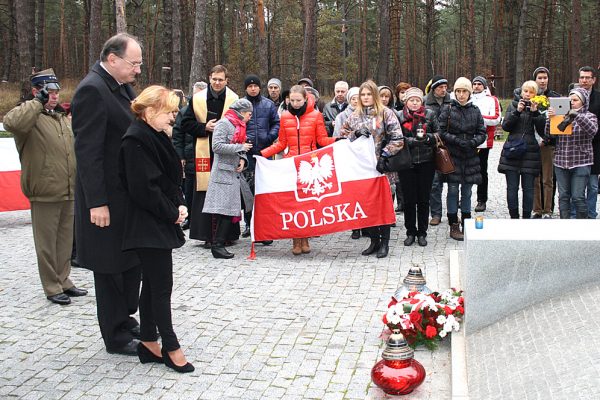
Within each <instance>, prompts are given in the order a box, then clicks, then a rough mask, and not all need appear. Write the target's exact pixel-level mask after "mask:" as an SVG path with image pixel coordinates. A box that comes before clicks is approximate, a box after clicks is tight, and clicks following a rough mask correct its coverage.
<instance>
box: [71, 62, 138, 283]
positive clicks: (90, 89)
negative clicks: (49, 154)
mask: <svg viewBox="0 0 600 400" xmlns="http://www.w3.org/2000/svg"><path fill="white" fill-rule="evenodd" d="M135 97H136V96H135V93H134V91H133V88H132V87H131V85H129V84H123V85H119V83H118V82H117V81H116V80H115V79H114V78H113V77H112V76H111V75H110V74H109V73H108V72H107V71H106V70H105V69H104V68H102V66H101V65H100V62H97V63H96V64H95V65H94V66H93V67H92V70H91V71H90V73H88V75H87V76H86V77H85V78H84V79H83V80H82V81H81V82H80V83H79V86H78V87H77V90H76V91H75V95H74V96H73V102H72V103H71V110H72V114H73V133H74V134H75V155H76V156H77V186H76V188H75V237H76V241H77V262H78V263H79V264H80V265H83V266H85V268H89V269H91V270H92V271H94V272H98V273H104V274H116V273H121V272H124V271H127V270H128V269H130V268H132V267H134V266H136V265H138V264H139V258H138V257H137V254H136V252H135V251H122V245H123V230H124V227H125V210H126V208H127V204H128V202H129V198H128V196H127V192H126V191H125V188H124V187H123V185H122V184H121V180H120V179H119V149H120V148H121V139H122V138H123V135H124V134H125V132H126V131H127V128H129V125H130V124H131V121H132V120H133V114H132V113H131V110H130V106H131V101H132V100H133V99H134V98H135ZM100 206H108V208H109V211H110V225H109V226H108V227H104V228H100V227H98V226H96V225H95V224H92V223H91V221H90V208H94V207H100Z"/></svg>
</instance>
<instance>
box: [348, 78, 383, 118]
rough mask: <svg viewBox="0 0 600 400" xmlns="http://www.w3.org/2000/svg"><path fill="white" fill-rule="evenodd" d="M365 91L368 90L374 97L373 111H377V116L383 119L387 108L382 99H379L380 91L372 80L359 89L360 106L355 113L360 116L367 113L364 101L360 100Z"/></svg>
mask: <svg viewBox="0 0 600 400" xmlns="http://www.w3.org/2000/svg"><path fill="white" fill-rule="evenodd" d="M363 90H368V91H369V92H371V95H372V96H373V109H374V110H375V115H376V116H378V117H383V110H384V109H385V106H384V105H383V103H382V102H381V97H379V89H378V88H377V85H376V84H375V82H373V81H372V80H368V81H366V82H363V83H362V84H361V85H360V87H359V88H358V105H357V106H356V111H355V113H356V114H358V115H360V114H364V112H365V110H364V107H363V105H362V101H361V100H360V95H361V94H362V92H363Z"/></svg>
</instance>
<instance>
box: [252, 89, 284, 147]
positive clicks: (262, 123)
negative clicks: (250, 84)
mask: <svg viewBox="0 0 600 400" xmlns="http://www.w3.org/2000/svg"><path fill="white" fill-rule="evenodd" d="M258 98H259V100H258V101H255V100H253V99H250V98H249V97H248V96H246V99H248V100H250V101H251V102H252V106H253V107H254V108H253V110H252V118H250V121H248V122H247V123H246V135H247V138H248V139H247V141H249V142H250V143H252V149H250V151H249V152H248V156H250V157H252V156H253V155H254V154H259V153H260V151H261V150H262V149H264V148H267V147H269V146H270V145H272V144H273V142H274V141H275V140H276V139H277V136H278V135H279V115H278V114H277V108H276V107H275V104H274V103H273V102H272V101H271V100H269V99H267V98H266V97H264V96H258Z"/></svg>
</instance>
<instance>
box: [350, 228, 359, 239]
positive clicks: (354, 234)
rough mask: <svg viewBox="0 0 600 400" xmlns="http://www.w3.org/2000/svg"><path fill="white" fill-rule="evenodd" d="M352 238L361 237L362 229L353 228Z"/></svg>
mask: <svg viewBox="0 0 600 400" xmlns="http://www.w3.org/2000/svg"><path fill="white" fill-rule="evenodd" d="M350 237H351V238H352V239H360V229H353V230H352V236H350Z"/></svg>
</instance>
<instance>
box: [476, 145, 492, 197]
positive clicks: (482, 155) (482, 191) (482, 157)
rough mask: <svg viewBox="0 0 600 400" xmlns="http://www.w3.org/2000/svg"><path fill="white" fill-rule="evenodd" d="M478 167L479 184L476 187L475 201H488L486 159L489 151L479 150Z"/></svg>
mask: <svg viewBox="0 0 600 400" xmlns="http://www.w3.org/2000/svg"><path fill="white" fill-rule="evenodd" d="M477 154H478V155H479V167H480V168H481V184H480V185H477V201H478V202H480V201H481V202H484V203H485V202H486V201H488V157H489V155H490V149H479V152H478V153H477Z"/></svg>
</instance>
